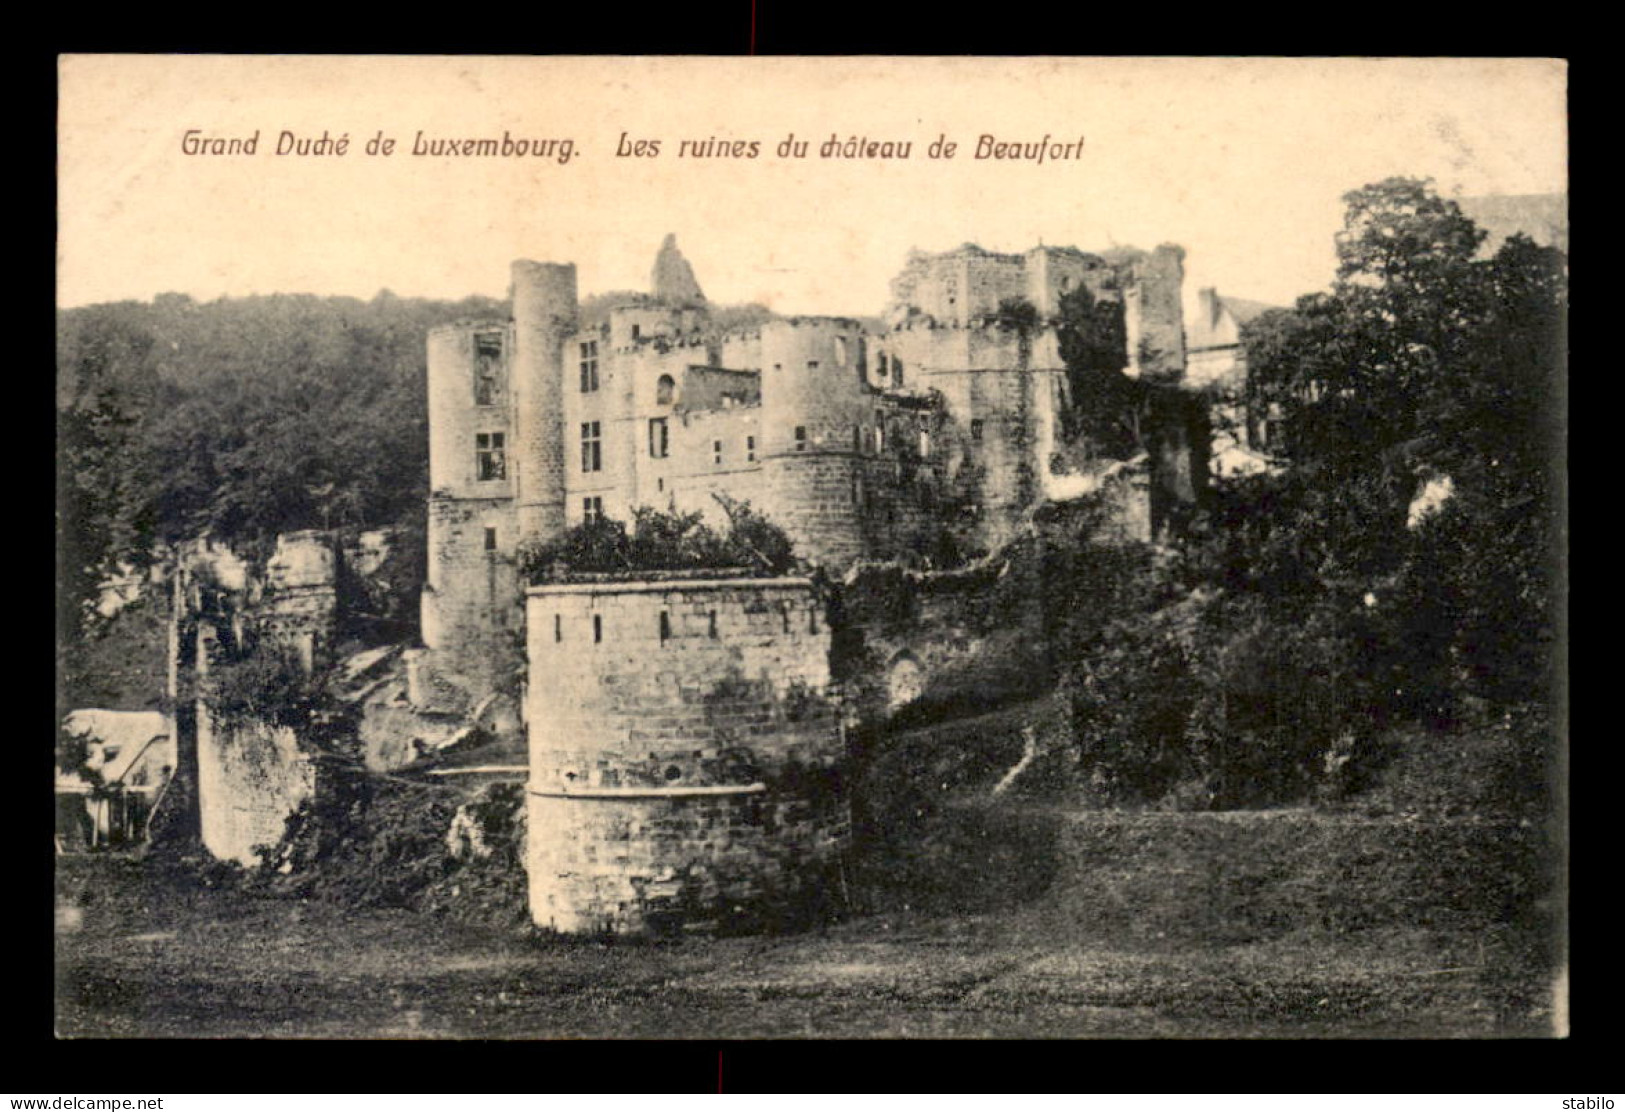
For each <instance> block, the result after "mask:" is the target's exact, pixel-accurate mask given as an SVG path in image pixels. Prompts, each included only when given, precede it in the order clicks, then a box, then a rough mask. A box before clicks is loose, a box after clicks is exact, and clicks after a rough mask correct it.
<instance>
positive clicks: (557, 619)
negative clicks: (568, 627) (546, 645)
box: [553, 614, 564, 641]
mask: <svg viewBox="0 0 1625 1112" xmlns="http://www.w3.org/2000/svg"><path fill="white" fill-rule="evenodd" d="M553 640H554V641H562V640H564V616H563V615H561V614H554V615H553Z"/></svg>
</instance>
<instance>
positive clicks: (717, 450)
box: [711, 440, 722, 464]
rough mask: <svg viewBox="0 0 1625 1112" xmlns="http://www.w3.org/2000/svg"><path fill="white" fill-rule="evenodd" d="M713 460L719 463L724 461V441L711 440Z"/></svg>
mask: <svg viewBox="0 0 1625 1112" xmlns="http://www.w3.org/2000/svg"><path fill="white" fill-rule="evenodd" d="M711 462H712V463H717V464H720V463H721V462H722V441H720V440H713V441H711Z"/></svg>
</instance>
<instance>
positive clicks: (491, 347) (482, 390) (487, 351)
mask: <svg viewBox="0 0 1625 1112" xmlns="http://www.w3.org/2000/svg"><path fill="white" fill-rule="evenodd" d="M503 385H504V384H503V381H502V334H501V333H500V332H481V333H478V334H477V335H475V337H474V404H475V405H501V404H502V401H503V397H502V388H503Z"/></svg>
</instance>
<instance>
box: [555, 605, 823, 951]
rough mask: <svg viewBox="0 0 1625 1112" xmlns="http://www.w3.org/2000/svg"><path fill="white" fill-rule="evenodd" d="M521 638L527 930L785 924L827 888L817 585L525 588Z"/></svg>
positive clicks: (820, 613)
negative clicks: (527, 733) (524, 647)
mask: <svg viewBox="0 0 1625 1112" xmlns="http://www.w3.org/2000/svg"><path fill="white" fill-rule="evenodd" d="M526 625H527V630H528V644H529V657H530V667H531V672H532V679H531V683H530V687H529V708H528V709H529V713H528V716H527V717H528V719H529V721H530V723H531V737H530V784H529V831H530V836H529V840H528V848H527V870H528V872H529V877H530V893H531V911H532V915H533V918H534V919H535V921H536V923H537V924H538V925H540V926H544V927H549V928H552V929H555V930H558V931H562V932H571V933H582V932H587V933H592V932H600V931H607V932H615V933H628V932H641V931H646V930H653V929H659V928H660V927H661V926H662V925H663V924H665V923H668V922H675V921H678V920H682V921H686V922H689V923H704V922H722V921H727V920H732V919H738V918H740V917H744V918H747V919H748V918H753V917H754V918H760V917H762V916H767V917H769V918H773V917H782V916H793V915H795V914H796V913H797V911H798V909H800V910H803V911H804V910H806V909H807V907H808V905H810V904H814V903H816V902H817V901H818V900H819V899H821V898H824V897H825V896H826V895H828V894H829V893H830V892H833V891H834V890H835V886H834V885H835V884H838V879H837V878H836V877H835V874H836V873H837V872H838V870H839V867H840V857H841V853H842V851H843V850H844V848H845V846H846V843H847V838H848V836H849V825H848V824H849V818H848V813H847V806H846V798H845V794H844V789H843V786H842V774H843V769H844V765H845V750H844V742H843V738H842V732H841V720H840V709H839V705H838V702H837V700H836V698H835V696H834V694H833V692H832V691H831V689H830V675H829V646H830V630H829V627H828V624H827V621H826V619H825V615H824V613H823V605H822V602H821V601H820V599H819V598H818V597H817V595H816V594H815V592H814V589H813V586H812V584H811V583H810V582H808V581H806V580H802V579H739V580H670V581H663V582H641V583H596V584H578V585H561V586H547V587H536V588H532V589H531V590H530V592H529V594H528V598H527V623H526ZM832 881H833V882H834V883H833V884H832Z"/></svg>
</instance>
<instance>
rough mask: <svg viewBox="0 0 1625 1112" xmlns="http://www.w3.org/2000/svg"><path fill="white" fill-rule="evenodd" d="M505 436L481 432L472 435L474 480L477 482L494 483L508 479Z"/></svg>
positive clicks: (497, 433)
mask: <svg viewBox="0 0 1625 1112" xmlns="http://www.w3.org/2000/svg"><path fill="white" fill-rule="evenodd" d="M506 439H507V438H506V434H504V433H500V432H481V433H475V434H474V478H475V479H476V481H478V482H482V483H488V482H495V481H497V480H499V479H505V478H507V477H508V453H507V448H506Z"/></svg>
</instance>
